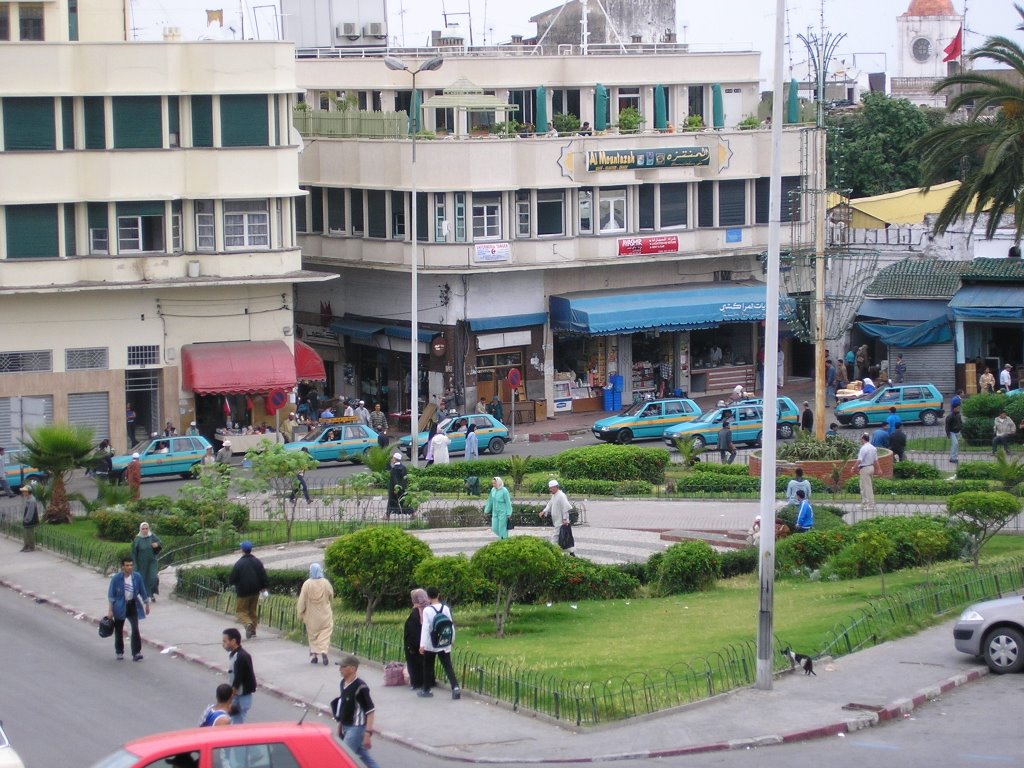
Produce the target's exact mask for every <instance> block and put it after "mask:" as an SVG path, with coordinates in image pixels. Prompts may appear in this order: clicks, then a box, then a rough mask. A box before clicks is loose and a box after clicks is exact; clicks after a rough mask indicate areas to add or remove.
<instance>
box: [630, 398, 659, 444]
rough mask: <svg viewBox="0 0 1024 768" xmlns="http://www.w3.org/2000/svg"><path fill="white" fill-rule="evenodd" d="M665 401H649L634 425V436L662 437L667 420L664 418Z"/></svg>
mask: <svg viewBox="0 0 1024 768" xmlns="http://www.w3.org/2000/svg"><path fill="white" fill-rule="evenodd" d="M663 406H664V404H663V403H648V404H647V405H646V406H644V409H643V410H642V411H640V413H638V414H637V417H636V422H635V423H634V426H633V436H634V437H661V435H662V433H663V432H664V431H665V422H664V420H663V419H662V412H663Z"/></svg>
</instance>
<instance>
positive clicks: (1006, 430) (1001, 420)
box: [992, 410, 1017, 456]
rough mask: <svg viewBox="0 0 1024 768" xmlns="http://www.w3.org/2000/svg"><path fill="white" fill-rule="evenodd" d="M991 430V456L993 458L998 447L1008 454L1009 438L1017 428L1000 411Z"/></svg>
mask: <svg viewBox="0 0 1024 768" xmlns="http://www.w3.org/2000/svg"><path fill="white" fill-rule="evenodd" d="M992 430H993V431H994V432H995V437H993V438H992V455H993V456H995V455H996V451H998V450H999V449H1000V447H1001V448H1002V449H1003V450H1004V451H1006V453H1007V454H1009V453H1010V438H1011V437H1013V435H1014V433H1015V432H1016V431H1017V427H1016V426H1015V425H1014V423H1013V419H1011V418H1010V417H1009V416H1007V415H1006V411H1005V410H1003V411H1000V412H999V415H998V416H996V418H995V420H994V421H993V422H992Z"/></svg>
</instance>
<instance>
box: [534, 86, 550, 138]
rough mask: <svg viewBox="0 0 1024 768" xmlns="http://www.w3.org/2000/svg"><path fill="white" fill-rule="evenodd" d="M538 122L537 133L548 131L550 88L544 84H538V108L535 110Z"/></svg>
mask: <svg viewBox="0 0 1024 768" xmlns="http://www.w3.org/2000/svg"><path fill="white" fill-rule="evenodd" d="M534 115H535V116H536V120H537V122H536V123H535V125H536V130H537V133H546V132H547V130H548V90H547V88H545V87H544V86H543V85H538V86H537V109H536V110H535V111H534Z"/></svg>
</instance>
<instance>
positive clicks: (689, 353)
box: [297, 45, 815, 418]
mask: <svg viewBox="0 0 1024 768" xmlns="http://www.w3.org/2000/svg"><path fill="white" fill-rule="evenodd" d="M389 54H390V55H391V56H394V57H398V58H399V59H401V60H402V61H403V62H404V63H405V64H406V65H407V66H408V68H409V70H410V71H412V70H415V69H417V68H418V67H419V66H420V65H422V64H423V63H424V62H425V61H428V60H429V59H431V58H432V57H435V56H442V57H443V66H442V67H441V68H440V69H438V70H436V71H424V72H421V73H419V74H418V76H417V79H416V85H417V91H418V94H417V96H416V97H415V98H414V97H413V94H412V91H411V86H412V83H411V79H410V77H409V74H408V72H404V71H392V70H390V69H388V68H387V67H386V66H385V62H384V61H383V57H382V55H381V54H380V52H374V51H373V50H371V49H366V50H364V51H361V52H359V55H353V54H352V52H351V51H348V52H344V53H343V55H339V51H337V50H329V49H328V50H320V51H313V50H308V49H307V50H304V51H303V50H300V51H299V59H298V63H297V77H298V80H299V84H300V88H301V89H302V90H303V91H304V92H305V94H304V100H305V103H306V107H307V108H308V110H307V111H300V112H297V117H298V124H299V125H300V126H301V130H302V132H303V136H304V139H305V149H304V150H303V152H302V153H301V155H300V171H299V173H300V180H301V184H302V185H303V187H304V188H305V189H307V190H308V192H309V195H308V198H307V203H308V205H307V208H306V210H305V211H299V215H298V218H297V229H298V231H299V240H300V243H301V246H302V250H303V259H304V263H305V264H306V265H307V267H309V268H314V269H317V270H324V271H332V272H335V273H337V274H339V275H340V276H341V279H340V280H338V281H335V282H333V283H325V284H322V285H310V286H302V287H300V289H299V292H298V296H299V298H298V306H297V310H298V318H299V322H300V327H302V328H303V329H304V330H305V331H306V333H307V340H310V341H311V343H313V344H314V346H315V347H316V348H317V350H318V352H320V353H321V354H322V355H323V356H324V357H325V358H326V359H327V360H329V361H331V362H332V363H333V366H329V367H333V368H334V369H335V372H336V373H335V375H334V376H333V379H332V382H333V384H334V386H335V389H336V391H338V392H340V393H342V394H351V395H354V396H363V397H367V398H373V399H380V400H381V401H382V402H383V403H384V404H385V405H386V407H388V408H389V409H391V410H394V409H401V408H404V407H408V391H409V389H410V386H409V385H410V382H409V380H408V370H409V357H410V351H411V346H410V345H411V344H417V345H418V349H419V354H421V356H422V357H421V360H420V365H419V367H420V370H421V371H423V378H422V381H421V382H420V384H421V386H420V391H421V392H423V393H426V392H429V393H430V397H431V399H433V400H440V399H442V398H444V397H445V395H446V394H448V395H449V396H450V397H449V400H448V402H447V403H446V404H447V405H449V406H451V405H452V404H453V403H452V402H451V401H452V400H454V405H455V407H459V406H462V405H465V406H466V407H471V406H473V405H475V403H476V401H477V400H478V399H490V397H491V396H492V395H493V394H497V395H498V396H499V397H500V398H501V399H502V400H503V401H504V402H505V403H506V404H508V403H509V402H511V400H512V397H511V395H512V392H511V389H510V387H509V384H508V381H509V376H508V374H509V373H510V371H511V369H513V368H515V369H517V370H518V371H519V373H520V375H521V377H522V379H523V382H524V383H523V384H522V385H521V386H520V387H519V388H518V390H517V395H518V399H519V400H522V401H528V402H527V403H526V404H524V405H522V406H520V407H521V408H522V409H523V415H524V417H527V418H528V417H529V416H530V414H531V413H532V414H533V415H534V416H537V415H543V414H551V413H553V412H554V411H555V410H558V409H565V408H577V409H585V408H600V407H601V401H600V399H598V396H599V395H600V394H601V389H599V388H604V387H607V386H608V385H611V384H612V382H613V379H612V378H611V377H612V376H616V375H617V376H621V377H622V380H623V384H622V388H623V390H624V392H623V397H624V398H625V399H627V400H629V399H631V398H632V397H634V396H641V395H653V394H655V393H657V392H661V391H671V390H675V389H680V390H684V391H687V392H691V393H704V392H724V391H727V390H731V389H732V388H733V387H734V386H735V385H736V384H737V383H739V384H743V385H744V386H746V387H748V388H753V387H754V386H755V385H756V384H757V381H758V375H757V368H758V363H759V359H758V358H759V355H758V352H759V350H760V349H761V345H762V343H763V327H762V326H763V322H762V321H763V318H764V308H765V307H764V305H765V295H764V284H763V263H764V261H763V254H764V253H765V251H766V250H767V246H768V204H769V174H770V165H771V132H770V131H769V130H767V129H765V128H761V129H758V128H757V127H756V122H755V128H754V129H752V130H741V129H740V128H739V127H738V124H739V123H740V122H741V121H743V120H744V118H749V116H751V115H754V114H756V110H757V104H758V99H759V93H758V66H759V56H758V54H756V53H751V52H738V53H719V54H691V53H688V52H687V51H686V50H685V48H684V47H683V46H671V45H667V46H657V47H656V48H651V49H650V50H641V51H635V52H627V53H624V54H623V53H622V52H621V51H615V52H614V54H612V53H609V55H589V56H582V55H575V54H574V55H565V52H563V55H559V52H558V51H557V49H555V48H552V49H550V50H549V49H548V48H544V47H539V48H529V47H523V46H518V45H517V46H509V47H497V48H494V49H480V48H475V49H472V51H467V50H464V49H461V48H458V47H449V48H438V49H432V50H428V49H419V50H417V51H398V50H391V51H390V52H389ZM453 86H454V87H453ZM488 99H489V100H490V101H487V100H488ZM420 104H421V105H422V121H421V129H422V131H423V132H422V133H421V134H420V140H418V141H417V142H416V143H415V152H416V163H415V166H413V163H412V158H413V143H412V142H411V141H410V140H409V138H408V137H407V135H405V132H404V130H400V131H399V132H397V133H396V132H392V133H390V134H388V135H380V134H379V135H378V136H376V137H371V136H370V133H371V132H372V131H373V130H378V131H382V132H386V130H387V129H386V128H384V127H382V126H383V121H382V116H380V115H373V114H368V112H369V111H372V110H374V109H379V110H381V111H383V112H384V113H387V112H391V111H396V110H397V111H400V112H403V111H407V110H410V109H412V110H413V111H416V108H417V107H416V105H420ZM481 104H483V105H487V104H489V105H491V106H490V107H487V106H484V107H480V106H479V105H481ZM494 105H500V107H501V108H500V109H496V108H495V106H494ZM362 106H365V107H366V108H367V113H361V112H358V111H357V110H356V108H357V107H362ZM628 107H632V108H634V109H635V110H637V112H638V113H639V115H640V116H641V117H642V119H643V121H642V122H641V123H640V126H639V129H638V130H637V131H636V132H626V131H624V130H622V128H623V126H625V124H626V123H625V121H621V125H620V117H621V116H622V115H624V114H626V111H627V108H628ZM506 108H511V109H510V110H509V111H506ZM560 114H572V115H573V116H574V117H575V118H577V119H578V120H579V121H580V123H582V125H581V127H580V128H578V129H575V130H563V131H562V132H561V134H559V135H555V133H551V134H549V135H545V134H548V131H547V130H545V129H546V127H547V123H548V122H555V116H556V115H560ZM698 116H699V117H700V118H701V119H702V121H701V122H704V123H706V124H708V125H713V124H719V125H720V126H721V127H720V128H719V129H717V130H695V131H690V130H688V129H689V128H690V127H692V126H693V125H694V123H698V124H699V122H698V121H696V120H695V119H694V120H690V118H691V117H693V118H696V117H698ZM359 121H364V123H363V124H362V128H359V127H353V126H358V125H359V124H360V123H359ZM557 122H558V124H559V125H562V126H563V128H564V126H565V123H564V122H563V120H559V121H557ZM513 124H514V125H513ZM526 124H532V126H531V125H526ZM399 126H401V127H402V128H403V129H404V119H402V120H400V121H399ZM750 126H751V121H750V120H747V121H746V123H745V126H744V127H750ZM510 130H511V132H512V133H511V135H509V134H508V132H509V131H510ZM812 155H813V153H812V152H811V151H810V143H809V132H807V131H806V130H804V129H803V128H801V127H797V126H787V127H786V128H785V130H784V131H783V141H782V163H783V169H784V170H783V176H784V179H783V191H784V204H783V206H782V209H783V210H782V217H783V221H784V223H783V234H782V240H783V248H784V249H790V248H796V247H801V246H802V245H804V244H806V243H808V242H809V241H810V240H811V237H810V224H809V221H810V218H811V211H810V210H809V206H810V203H811V198H812V195H809V194H806V191H807V188H808V185H809V179H810V178H812V177H813V174H814V172H815V169H814V167H813V159H812ZM414 174H415V179H416V189H417V193H418V194H417V196H416V202H415V204H414V203H413V201H412V195H411V191H412V188H413V177H414ZM414 213H415V216H416V217H417V232H418V241H419V242H418V243H417V246H416V249H415V252H416V259H417V266H418V275H419V282H418V286H419V290H418V305H419V316H418V322H419V329H420V338H418V339H416V340H413V339H411V338H410V333H409V324H410V319H411V318H410V314H409V312H410V262H411V255H410V252H411V245H410V235H411V227H410V219H411V216H412V215H413V214H414ZM784 346H785V348H786V350H787V353H786V354H787V356H788V357H787V362H786V363H785V364H784V369H785V370H786V371H787V372H789V371H793V370H797V372H800V371H799V370H798V368H799V367H800V366H804V371H803V372H804V373H805V374H807V373H809V372H810V370H811V369H812V367H813V364H812V361H811V356H810V353H809V352H808V351H807V350H805V349H798V347H802V345H799V344H797V343H796V342H795V341H791V340H790V339H788V338H787V339H786V341H785V345H784ZM801 360H802V361H803V362H800V361H801ZM769 369H770V371H772V372H774V371H775V365H774V361H773V364H772V365H770V366H769ZM329 375H330V374H329ZM514 378H515V377H513V380H514ZM506 410H507V405H506Z"/></svg>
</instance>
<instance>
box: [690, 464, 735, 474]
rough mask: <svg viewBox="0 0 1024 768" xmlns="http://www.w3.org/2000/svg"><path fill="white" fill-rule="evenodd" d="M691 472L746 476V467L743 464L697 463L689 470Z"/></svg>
mask: <svg viewBox="0 0 1024 768" xmlns="http://www.w3.org/2000/svg"><path fill="white" fill-rule="evenodd" d="M690 469H691V470H692V471H693V472H697V473H701V472H710V473H712V474H714V475H740V476H742V475H746V474H748V471H749V470H747V467H746V465H744V464H719V463H718V462H711V461H707V462H699V463H697V464H694V465H693V466H692V467H691V468H690Z"/></svg>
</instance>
